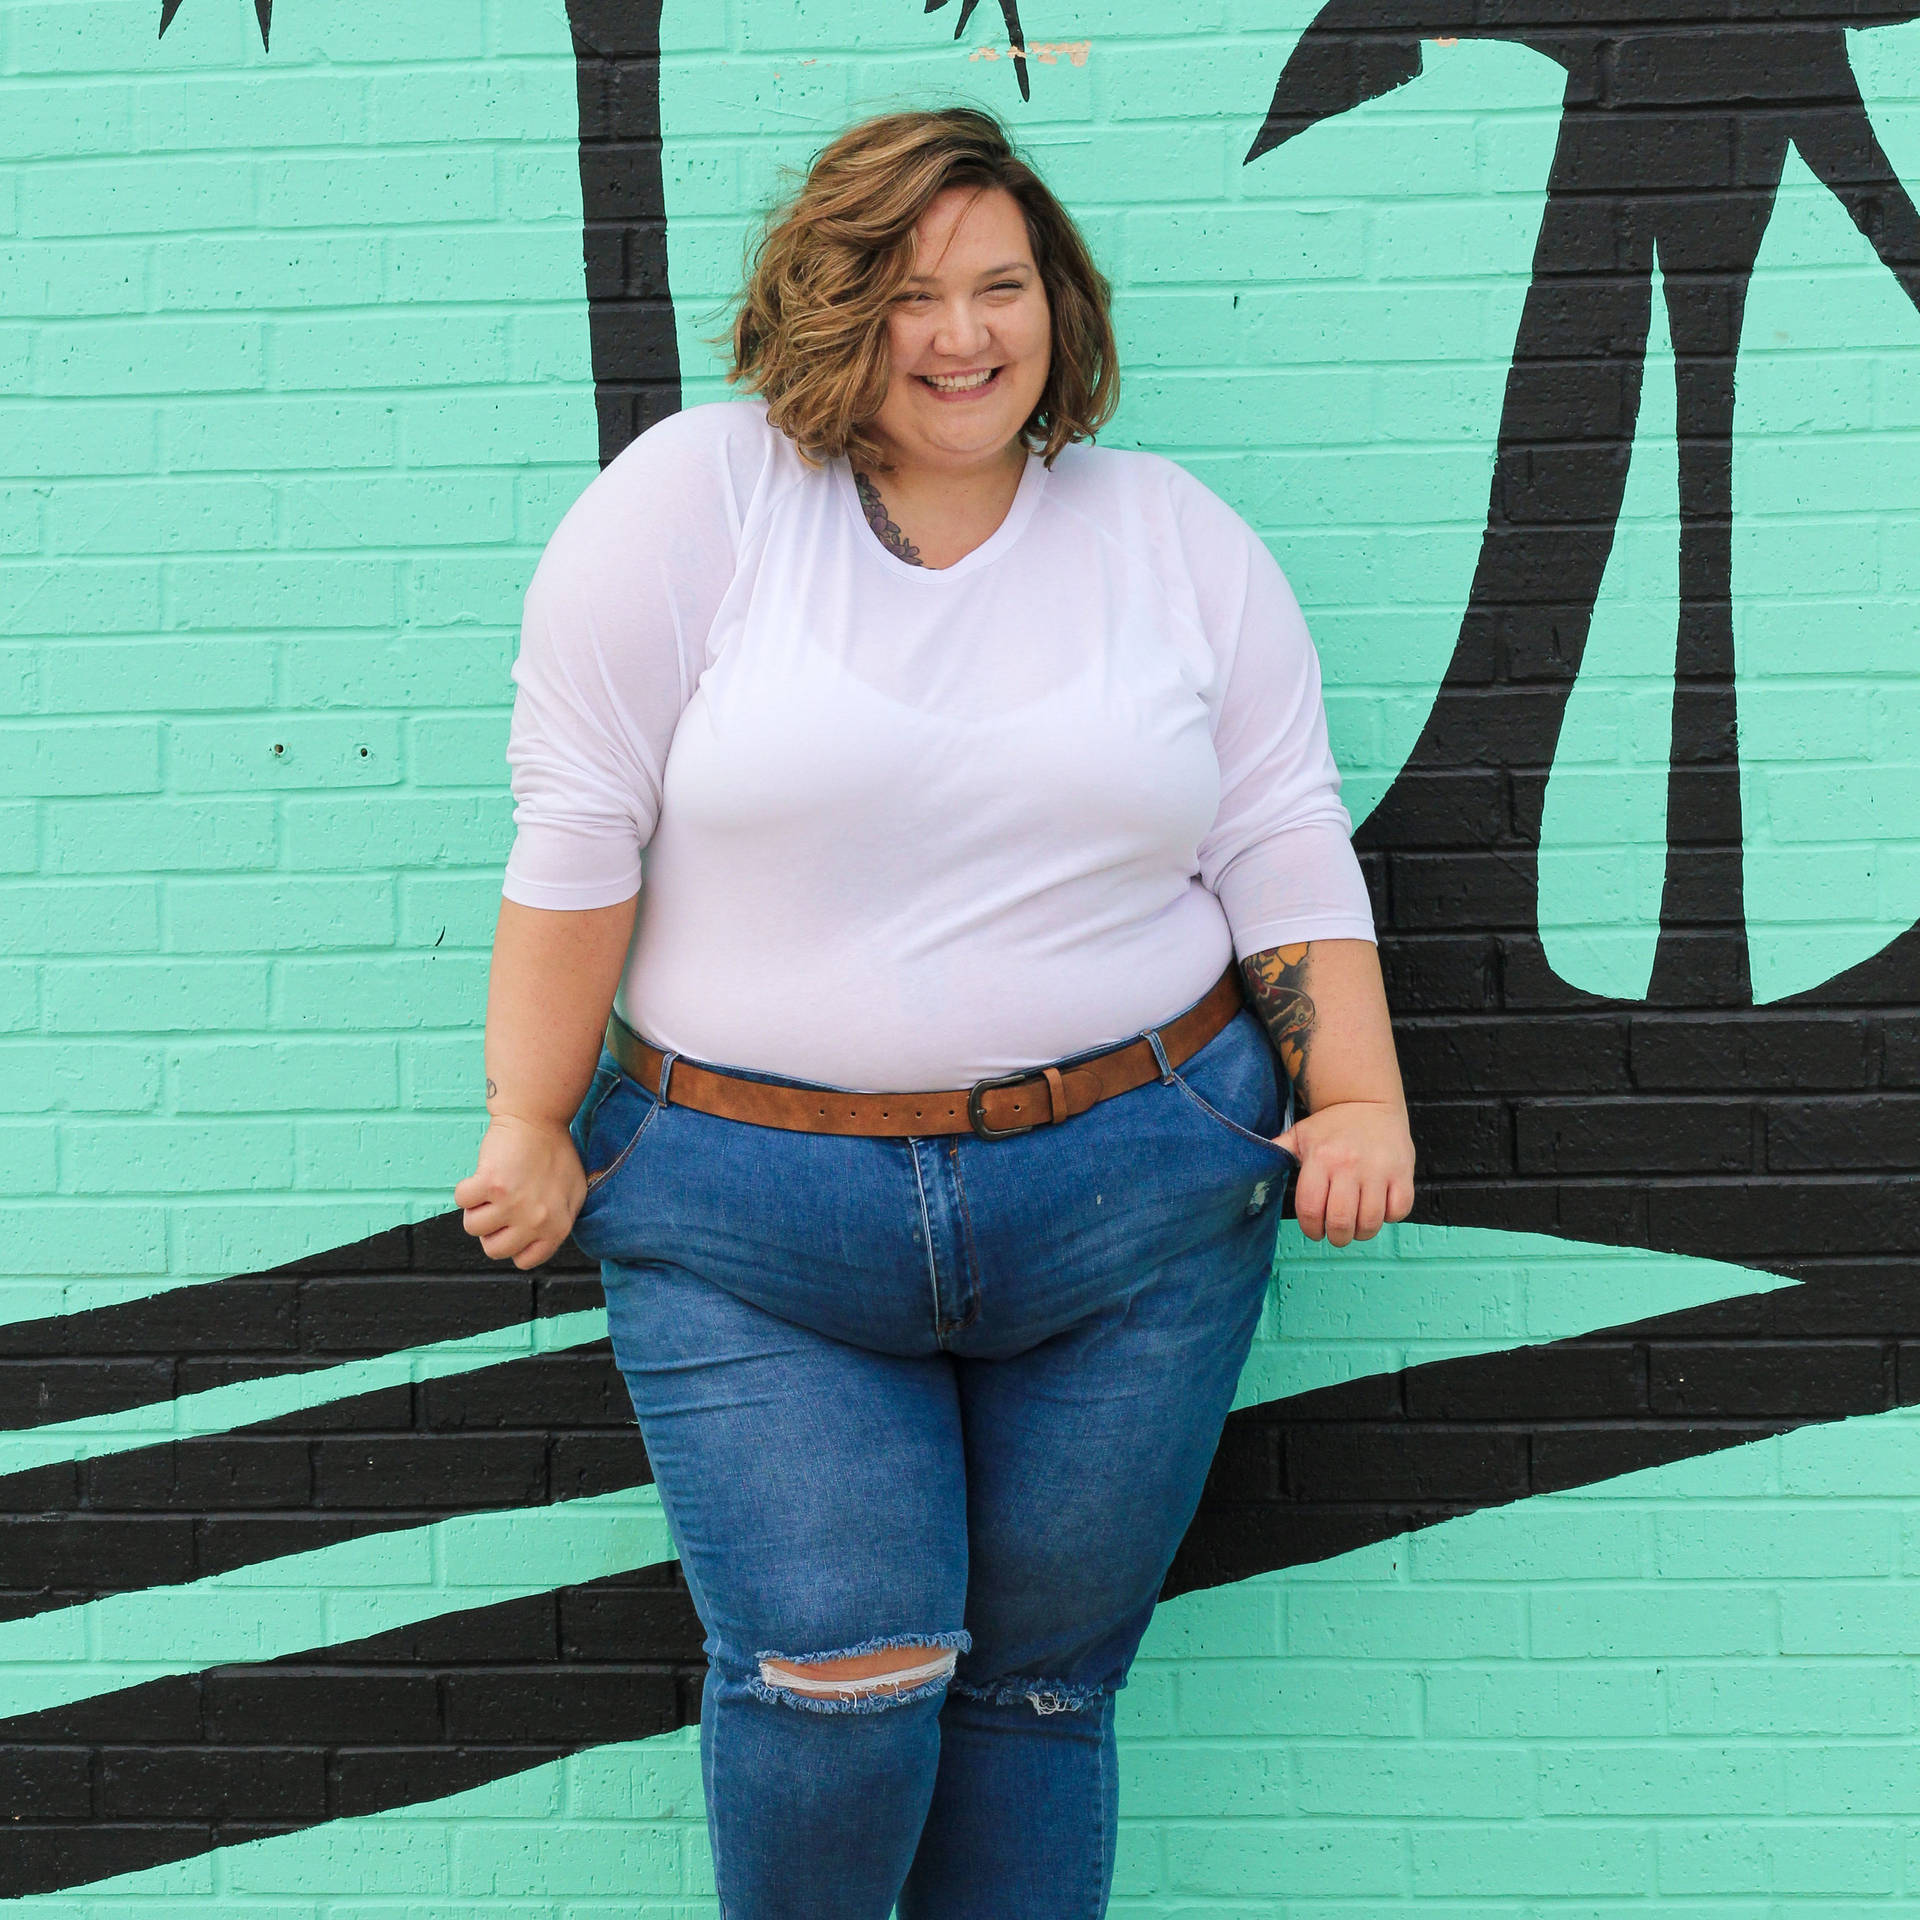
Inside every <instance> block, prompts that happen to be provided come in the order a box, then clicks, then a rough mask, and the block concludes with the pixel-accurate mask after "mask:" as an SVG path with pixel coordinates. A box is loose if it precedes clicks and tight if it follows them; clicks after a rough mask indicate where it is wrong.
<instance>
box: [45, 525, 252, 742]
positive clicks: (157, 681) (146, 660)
mask: <svg viewBox="0 0 1920 1920" xmlns="http://www.w3.org/2000/svg"><path fill="white" fill-rule="evenodd" d="M193 504H197V503H193ZM193 504H189V505H188V506H187V509H186V510H187V511H188V512H191V511H192V510H193ZM215 537H217V535H216V536H215ZM272 694H273V659H272V656H271V654H270V653H269V652H268V650H267V649H266V648H265V647H264V646H262V645H261V644H260V643H259V642H258V641H238V642H235V641H219V640H186V641H179V640H142V641H136V642H134V643H132V644H128V645H99V644H95V645H89V646H73V647H59V648H54V649H52V650H50V651H49V653H48V656H47V662H46V674H45V693H44V696H43V704H44V710H45V711H46V712H48V713H153V712H158V711H163V710H165V711H172V712H191V711H192V710H193V709H194V708H196V707H250V706H264V705H265V704H266V703H267V702H268V701H269V700H270V699H271V698H272ZM74 731H78V730H77V729H75V730H74Z"/></svg>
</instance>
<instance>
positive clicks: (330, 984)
mask: <svg viewBox="0 0 1920 1920" xmlns="http://www.w3.org/2000/svg"><path fill="white" fill-rule="evenodd" d="M486 986H487V963H486V961H485V960H483V959H480V958H478V957H476V956H470V955H467V954H446V953H434V952H432V951H428V952H425V953H416V954H410V955H407V956H406V957H405V958H395V959H352V960H344V959H343V960H306V959H289V960H282V961H280V962H279V963H278V964H277V969H276V972H275V976H274V995H273V1023H274V1025H275V1026H277V1027H283V1028H289V1029H305V1028H313V1027H323V1028H337V1029H339V1030H340V1031H342V1032H345V1033H349V1034H355V1035H358V1034H361V1033H365V1032H366V1031H368V1030H369V1029H370V1028H372V1029H377V1030H392V1029H394V1028H409V1027H448V1028H454V1029H458V1030H463V1031H465V1032H467V1033H469V1034H471V1033H473V1032H474V1031H476V1030H477V1029H478V1027H479V1025H480V1023H482V1022H483V1021H484V1019H485V1017H486Z"/></svg>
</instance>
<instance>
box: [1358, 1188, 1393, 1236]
mask: <svg viewBox="0 0 1920 1920" xmlns="http://www.w3.org/2000/svg"><path fill="white" fill-rule="evenodd" d="M1386 1217H1387V1183H1386V1182H1385V1181H1384V1180H1368V1181H1365V1182H1363V1183H1362V1185H1361V1188H1360V1211H1359V1213H1358V1214H1357V1215H1356V1216H1355V1218H1354V1223H1353V1237H1354V1238H1355V1239H1356V1240H1371V1239H1372V1238H1373V1236H1374V1235H1375V1234H1376V1233H1378V1232H1379V1231H1380V1228H1381V1225H1382V1224H1383V1223H1384V1221H1385V1220H1386Z"/></svg>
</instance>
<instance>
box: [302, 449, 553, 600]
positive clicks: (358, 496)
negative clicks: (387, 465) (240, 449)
mask: <svg viewBox="0 0 1920 1920" xmlns="http://www.w3.org/2000/svg"><path fill="white" fill-rule="evenodd" d="M279 497H280V511H281V515H282V524H283V525H284V527H285V530H286V544H287V545H289V546H292V547H313V548H334V547H362V546H377V547H399V548H403V549H414V550H417V549H420V548H434V547H445V546H471V545H477V544H480V543H483V542H484V543H492V542H502V543H504V542H508V541H511V540H512V539H513V537H514V517H513V483H512V481H511V479H510V478H509V477H508V476H506V475H504V474H498V475H496V474H460V473H442V474H421V475H410V476H408V477H406V478H404V479H402V478H399V477H396V476H385V475H377V474H365V475H362V474H348V475H326V476H323V477H321V476H316V477H314V478H312V479H306V480H289V481H286V482H283V483H282V484H281V486H280V488H279ZM527 573H528V577H529V578H531V576H532V564H531V562H529V564H528V567H527Z"/></svg>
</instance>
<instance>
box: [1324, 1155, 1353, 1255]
mask: <svg viewBox="0 0 1920 1920" xmlns="http://www.w3.org/2000/svg"><path fill="white" fill-rule="evenodd" d="M1359 1214H1360V1186H1359V1182H1358V1181H1356V1180H1355V1179H1354V1177H1353V1175H1352V1174H1350V1173H1343V1174H1340V1175H1339V1176H1338V1177H1337V1178H1336V1179H1335V1180H1334V1181H1333V1182H1332V1183H1331V1185H1330V1186H1329V1187H1328V1189H1327V1244H1328V1245H1329V1246H1334V1247H1344V1246H1346V1245H1347V1244H1348V1243H1349V1242H1350V1241H1351V1240H1352V1239H1353V1228H1354V1223H1355V1221H1356V1220H1357V1219H1358V1218H1359Z"/></svg>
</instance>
